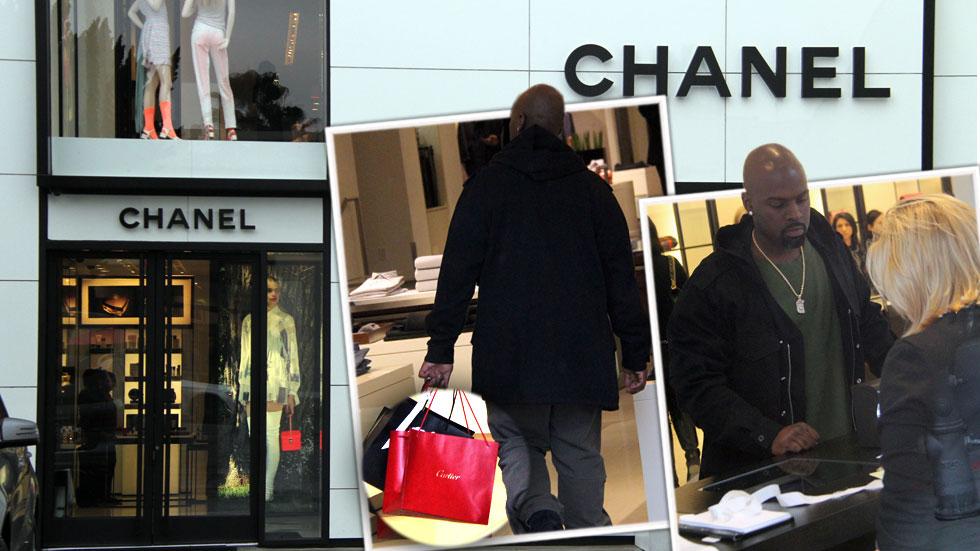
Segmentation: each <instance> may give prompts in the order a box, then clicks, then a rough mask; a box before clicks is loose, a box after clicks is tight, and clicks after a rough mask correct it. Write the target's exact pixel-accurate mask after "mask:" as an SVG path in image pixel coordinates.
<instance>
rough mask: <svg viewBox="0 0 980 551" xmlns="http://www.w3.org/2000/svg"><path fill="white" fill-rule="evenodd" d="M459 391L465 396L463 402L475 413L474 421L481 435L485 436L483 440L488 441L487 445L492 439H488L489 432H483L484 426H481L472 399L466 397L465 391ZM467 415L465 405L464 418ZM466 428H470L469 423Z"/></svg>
mask: <svg viewBox="0 0 980 551" xmlns="http://www.w3.org/2000/svg"><path fill="white" fill-rule="evenodd" d="M457 392H459V394H460V396H462V397H463V403H465V404H466V405H467V406H468V407H469V408H470V413H472V414H473V422H474V423H476V428H477V429H479V430H480V436H482V437H483V441H484V442H486V443H487V445H490V441H489V440H487V434H486V433H485V432H483V427H481V426H480V421H479V420H478V419H477V418H476V411H475V410H474V409H473V406H472V405H471V404H470V399H469V398H467V397H466V393H465V392H463V391H462V390H460V391H457ZM465 417H466V408H465V407H464V408H463V418H464V419H465ZM466 428H470V427H469V425H467V426H466Z"/></svg>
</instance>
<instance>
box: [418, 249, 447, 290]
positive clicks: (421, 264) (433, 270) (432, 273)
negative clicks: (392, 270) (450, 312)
mask: <svg viewBox="0 0 980 551" xmlns="http://www.w3.org/2000/svg"><path fill="white" fill-rule="evenodd" d="M441 265H442V255H441V254H437V255H434V256H420V257H418V258H416V259H415V290H416V291H419V292H423V291H435V290H436V283H438V282H439V266H441Z"/></svg>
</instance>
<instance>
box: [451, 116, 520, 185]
mask: <svg viewBox="0 0 980 551" xmlns="http://www.w3.org/2000/svg"><path fill="white" fill-rule="evenodd" d="M507 125H508V122H507V119H494V120H488V121H472V122H461V123H459V125H458V126H457V127H456V139H457V141H458V142H459V160H460V162H461V163H463V169H464V170H465V171H466V177H467V178H472V177H473V175H474V174H476V172H477V171H478V170H480V169H481V168H483V167H485V166H486V165H487V164H488V163H489V162H490V159H492V158H493V156H494V155H496V154H497V153H499V152H500V150H501V149H502V148H503V147H504V146H505V145H507V142H508V141H510V135H509V132H508V128H507Z"/></svg>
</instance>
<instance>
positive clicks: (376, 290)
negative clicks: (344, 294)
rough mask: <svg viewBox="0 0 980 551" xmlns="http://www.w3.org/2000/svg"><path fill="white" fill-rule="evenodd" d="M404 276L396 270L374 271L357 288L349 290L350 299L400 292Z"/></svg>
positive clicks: (383, 295)
mask: <svg viewBox="0 0 980 551" xmlns="http://www.w3.org/2000/svg"><path fill="white" fill-rule="evenodd" d="M404 283H405V278H404V277H402V276H400V275H398V272H396V271H391V272H375V273H373V274H371V277H369V278H368V279H367V280H366V281H365V282H364V283H362V284H361V285H360V286H359V287H358V288H357V289H354V290H353V291H351V292H350V299H351V300H358V299H364V298H377V297H386V296H388V295H393V294H395V293H398V292H401V291H402V290H403V289H402V285H403V284H404Z"/></svg>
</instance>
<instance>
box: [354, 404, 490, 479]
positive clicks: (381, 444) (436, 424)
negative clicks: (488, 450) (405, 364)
mask: <svg viewBox="0 0 980 551" xmlns="http://www.w3.org/2000/svg"><path fill="white" fill-rule="evenodd" d="M416 405H417V402H416V401H415V400H413V399H411V398H405V399H404V400H402V401H401V402H400V403H399V404H398V405H397V406H395V407H394V409H391V408H384V409H383V410H382V411H381V414H380V415H378V419H377V420H376V421H375V422H374V426H372V427H371V430H370V431H369V432H368V433H367V436H365V437H364V462H363V465H362V466H363V468H364V481H365V482H367V483H368V484H371V485H372V486H374V487H375V488H378V489H382V488H384V487H385V473H386V472H387V470H388V448H387V447H386V446H385V444H386V443H387V442H388V437H389V435H390V434H391V431H393V430H395V429H396V428H398V427H399V425H401V424H402V422H403V421H404V420H405V419H406V418H407V417H408V416H409V415H411V414H412V410H416V409H417V413H416V414H415V416H414V418H413V419H412V420H411V421H410V422H409V424H408V426H407V427H405V428H404V429H403V430H407V429H409V428H413V427H421V428H422V429H423V430H426V431H429V432H437V433H439V434H449V435H452V436H464V437H466V438H472V437H473V431H471V430H470V429H468V428H466V427H464V426H463V425H460V424H457V423H455V422H453V421H450V420H449V419H446V418H445V417H443V416H442V415H439V414H437V413H436V412H434V411H433V412H431V413H429V417H428V418H427V419H425V426H422V418H423V417H424V416H425V408H416ZM455 405H456V404H455V401H454V402H453V407H455ZM450 415H452V410H450Z"/></svg>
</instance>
